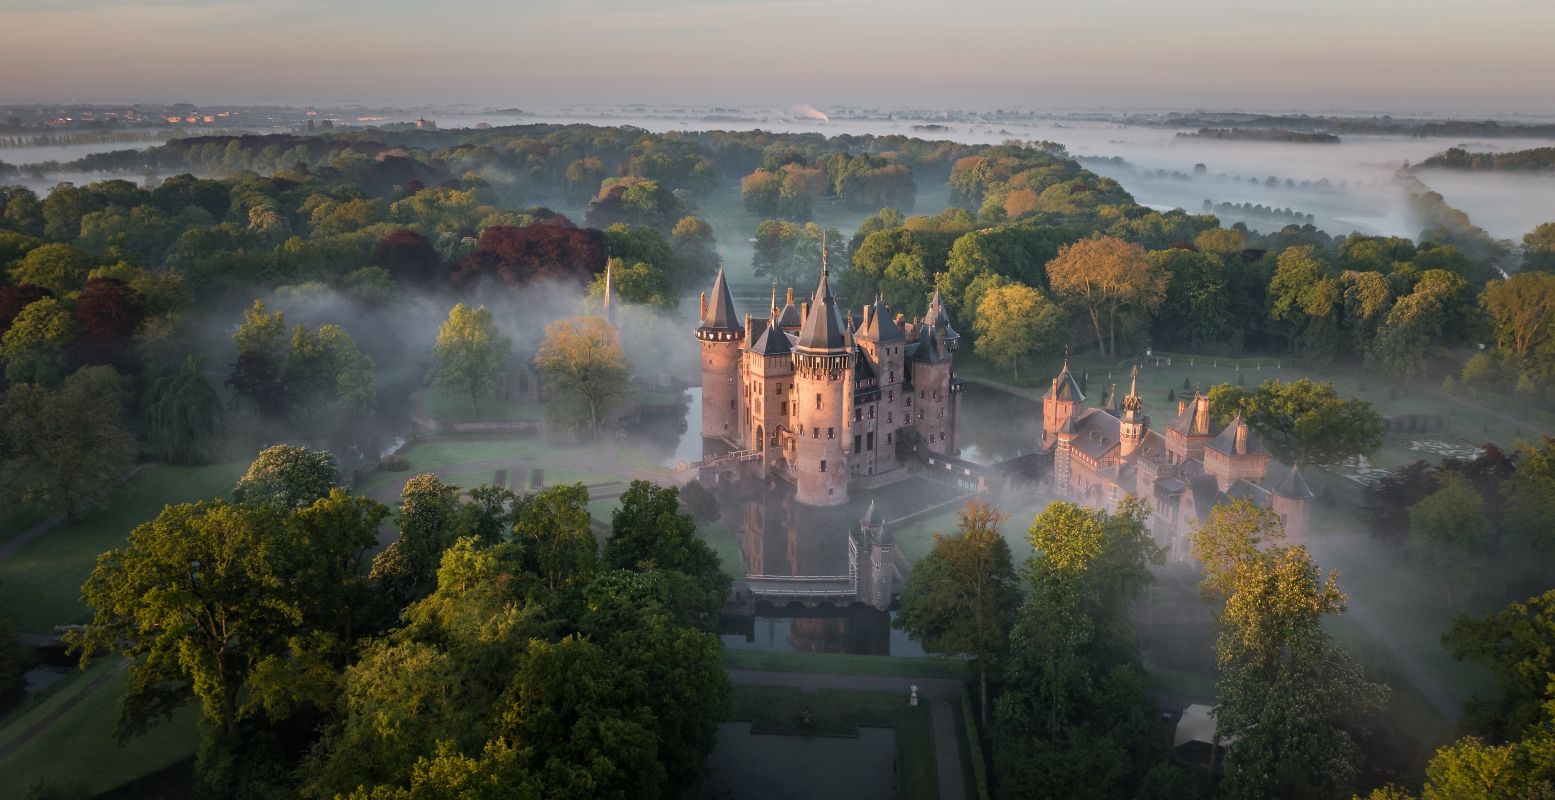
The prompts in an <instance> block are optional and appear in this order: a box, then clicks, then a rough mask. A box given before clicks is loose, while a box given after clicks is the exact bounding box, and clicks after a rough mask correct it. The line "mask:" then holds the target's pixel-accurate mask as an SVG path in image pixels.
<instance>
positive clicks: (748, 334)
mask: <svg viewBox="0 0 1555 800" xmlns="http://www.w3.org/2000/svg"><path fill="white" fill-rule="evenodd" d="M753 341H754V340H753V339H752V338H751V315H750V312H748V311H747V312H746V313H745V344H746V346H749V345H750V344H751V343H752V342H753Z"/></svg>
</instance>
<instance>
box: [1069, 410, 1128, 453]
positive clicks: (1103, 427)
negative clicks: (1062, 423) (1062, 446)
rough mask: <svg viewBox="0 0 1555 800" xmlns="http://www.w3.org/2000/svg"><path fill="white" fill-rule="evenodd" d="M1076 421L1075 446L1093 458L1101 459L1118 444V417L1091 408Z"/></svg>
mask: <svg viewBox="0 0 1555 800" xmlns="http://www.w3.org/2000/svg"><path fill="white" fill-rule="evenodd" d="M1076 416H1078V417H1079V419H1078V421H1076V422H1075V426H1074V427H1075V437H1074V442H1073V445H1072V446H1073V447H1074V449H1076V450H1079V451H1080V452H1082V453H1084V454H1086V455H1087V456H1089V457H1090V458H1091V459H1092V460H1099V459H1101V457H1102V456H1104V455H1106V454H1107V451H1108V450H1111V449H1113V448H1114V447H1117V446H1118V418H1117V417H1114V416H1112V415H1111V414H1108V413H1105V412H1102V411H1098V410H1097V409H1094V408H1092V409H1089V410H1087V411H1086V412H1085V413H1084V414H1083V415H1076Z"/></svg>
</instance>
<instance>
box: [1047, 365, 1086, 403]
mask: <svg viewBox="0 0 1555 800" xmlns="http://www.w3.org/2000/svg"><path fill="white" fill-rule="evenodd" d="M1055 394H1056V395H1057V397H1056V398H1055V399H1057V400H1062V401H1072V402H1076V403H1083V402H1085V392H1082V391H1080V384H1078V383H1076V382H1075V380H1074V374H1073V373H1071V372H1070V371H1069V359H1067V358H1066V359H1064V368H1063V369H1062V370H1060V371H1059V373H1058V384H1057V386H1055V387H1054V388H1052V389H1048V390H1047V394H1046V395H1043V396H1044V397H1053V396H1054V395H1055Z"/></svg>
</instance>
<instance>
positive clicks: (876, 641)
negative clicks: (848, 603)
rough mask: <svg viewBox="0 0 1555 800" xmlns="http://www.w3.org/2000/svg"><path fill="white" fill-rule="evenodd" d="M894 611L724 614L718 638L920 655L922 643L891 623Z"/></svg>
mask: <svg viewBox="0 0 1555 800" xmlns="http://www.w3.org/2000/svg"><path fill="white" fill-rule="evenodd" d="M895 621H896V612H894V611H891V612H886V611H876V610H875V609H873V608H864V607H861V606H854V607H851V608H814V609H805V610H804V611H784V612H783V615H782V616H761V615H759V614H758V615H757V616H755V617H745V618H743V619H730V618H726V619H724V620H723V621H722V623H721V624H720V626H719V631H718V634H719V638H721V639H722V640H723V645H724V648H725V649H727V650H768V651H777V652H795V653H847V654H852V655H862V656H907V657H910V658H922V657H923V656H924V655H926V654H925V653H924V652H923V647H922V646H921V645H919V644H918V643H917V642H915V641H913V640H912V639H911V638H909V637H908V636H907V634H905V633H903V632H902V631H899V630H897V629H895V628H893V627H891V623H893V622H895Z"/></svg>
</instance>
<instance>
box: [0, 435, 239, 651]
mask: <svg viewBox="0 0 1555 800" xmlns="http://www.w3.org/2000/svg"><path fill="white" fill-rule="evenodd" d="M246 466H247V465H246V464H218V465H214V466H206V467H179V466H171V465H165V464H157V465H153V466H151V467H149V468H147V469H145V470H143V471H141V473H140V474H138V475H136V476H135V477H134V478H131V479H130V480H129V481H128V482H127V483H125V485H124V486H122V487H120V488H119V489H118V490H116V491H115V492H114V493H113V494H112V496H111V497H110V498H109V501H108V503H107V505H105V506H103V507H101V508H98V509H97V510H96V511H93V512H92V513H91V514H89V515H88V516H87V517H86V518H85V519H82V520H79V521H77V522H72V523H67V524H65V525H61V526H60V527H57V528H55V529H53V530H51V531H49V532H48V533H46V534H44V535H43V536H42V537H41V538H39V539H37V540H36V541H34V542H32V543H31V544H29V545H27V546H26V547H24V548H22V550H21V551H19V552H17V553H15V554H13V555H12V556H11V557H10V558H7V559H5V560H4V561H0V614H4V615H6V616H9V617H11V618H12V619H13V620H15V621H16V626H17V629H18V630H21V631H29V632H33V633H48V632H50V631H52V630H53V629H54V626H55V625H64V624H72V623H79V622H85V621H86V620H87V617H88V614H87V610H86V608H85V607H84V606H82V605H81V600H80V594H81V584H82V582H83V581H85V580H86V577H87V575H89V574H91V571H92V568H93V566H95V565H96V563H97V556H98V554H99V553H102V552H104V551H106V550H110V549H112V548H115V547H120V546H122V545H123V544H124V543H125V541H126V539H127V538H128V536H129V533H130V531H131V530H133V529H134V528H135V526H137V525H140V524H141V523H144V522H149V521H150V520H151V519H152V518H154V517H156V515H157V514H158V513H159V512H160V511H161V510H162V508H163V506H166V505H169V504H174V503H183V502H190V501H194V500H207V499H212V498H229V497H230V492H231V491H232V485H233V484H234V483H236V482H237V479H238V477H239V476H241V475H242V474H243V470H244V469H245V468H246Z"/></svg>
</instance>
